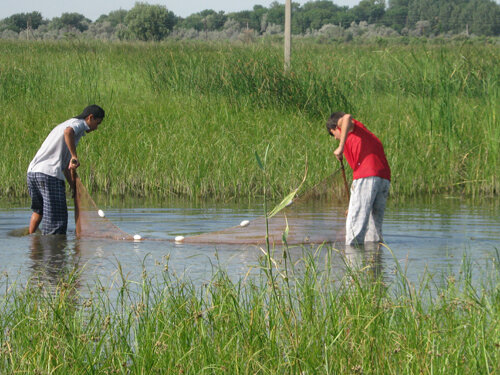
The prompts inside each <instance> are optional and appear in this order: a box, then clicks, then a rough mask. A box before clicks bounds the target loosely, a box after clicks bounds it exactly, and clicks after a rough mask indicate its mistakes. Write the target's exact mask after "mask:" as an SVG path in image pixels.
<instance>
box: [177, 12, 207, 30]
mask: <svg viewBox="0 0 500 375" xmlns="http://www.w3.org/2000/svg"><path fill="white" fill-rule="evenodd" d="M177 27H179V28H182V29H194V30H197V31H201V30H203V27H204V24H203V17H202V16H201V14H200V13H195V14H191V15H189V16H187V17H186V18H184V19H183V20H182V21H179V22H178V24H177Z"/></svg>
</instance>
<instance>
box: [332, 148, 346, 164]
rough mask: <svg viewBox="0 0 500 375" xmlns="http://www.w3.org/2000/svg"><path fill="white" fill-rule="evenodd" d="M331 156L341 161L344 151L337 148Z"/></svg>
mask: <svg viewBox="0 0 500 375" xmlns="http://www.w3.org/2000/svg"><path fill="white" fill-rule="evenodd" d="M333 155H335V157H336V158H337V159H338V160H339V161H341V160H342V158H343V155H344V150H343V149H342V148H341V147H340V146H339V147H337V148H336V149H335V151H333Z"/></svg>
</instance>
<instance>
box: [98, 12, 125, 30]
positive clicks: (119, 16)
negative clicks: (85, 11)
mask: <svg viewBox="0 0 500 375" xmlns="http://www.w3.org/2000/svg"><path fill="white" fill-rule="evenodd" d="M127 13H128V11H126V10H124V9H119V10H114V11H112V12H109V14H108V15H105V14H103V15H102V16H100V17H99V18H98V19H97V20H96V21H95V22H96V23H100V22H105V21H106V22H109V23H110V24H111V26H113V27H116V26H117V25H119V24H125V17H127Z"/></svg>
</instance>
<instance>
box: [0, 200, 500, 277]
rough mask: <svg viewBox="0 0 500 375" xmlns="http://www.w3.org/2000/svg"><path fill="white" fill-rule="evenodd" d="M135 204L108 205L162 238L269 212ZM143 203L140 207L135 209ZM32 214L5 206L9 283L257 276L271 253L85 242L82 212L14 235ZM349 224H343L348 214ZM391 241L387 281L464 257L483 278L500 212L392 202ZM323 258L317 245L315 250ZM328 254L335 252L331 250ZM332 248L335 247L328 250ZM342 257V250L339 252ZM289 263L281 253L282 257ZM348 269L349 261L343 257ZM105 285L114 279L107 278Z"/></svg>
mask: <svg viewBox="0 0 500 375" xmlns="http://www.w3.org/2000/svg"><path fill="white" fill-rule="evenodd" d="M140 205H141V202H131V204H130V206H129V207H127V204H125V207H123V208H112V207H107V208H106V207H104V208H103V209H104V210H105V211H106V217H107V218H108V219H109V220H111V221H112V222H113V223H114V224H116V225H117V226H118V227H120V228H121V229H122V230H124V231H126V232H128V233H130V234H136V233H138V234H140V235H142V236H143V237H148V238H157V239H172V238H173V237H174V236H176V235H189V234H195V233H203V232H211V231H215V230H221V229H224V228H227V227H231V226H234V225H237V224H238V223H240V222H241V221H242V220H245V219H253V218H256V217H258V216H259V215H261V213H262V207H261V206H259V205H255V206H253V207H252V206H250V207H248V206H247V207H244V208H242V207H238V206H237V205H231V204H227V205H220V204H218V205H215V204H214V205H210V204H208V205H207V204H205V205H204V206H199V205H190V204H186V203H174V204H170V205H169V207H168V208H157V207H153V208H152V207H140V208H137V207H138V206H140ZM131 206H134V207H131ZM305 210H306V211H305V213H306V214H308V215H309V216H311V215H313V216H314V217H316V218H319V219H321V218H322V217H325V215H330V216H331V212H332V211H335V210H336V211H340V210H343V208H342V207H338V206H335V207H333V206H330V207H329V206H328V205H318V204H313V205H310V206H307V207H306V209H305ZM30 214H31V212H30V210H29V209H28V208H26V207H12V206H11V207H3V208H0V273H1V275H2V276H1V278H2V279H5V278H8V279H9V280H15V281H17V282H21V283H22V282H25V281H26V280H27V279H28V278H30V277H33V276H36V277H40V278H42V279H43V280H44V281H48V282H50V283H57V281H58V280H59V279H60V277H61V275H62V274H63V273H64V271H67V270H68V269H72V268H74V267H76V268H77V269H79V270H80V271H81V278H80V283H81V284H82V285H92V284H93V283H94V282H95V280H96V278H99V279H100V280H101V282H104V283H113V282H114V281H118V280H119V279H120V277H121V276H120V271H119V267H118V264H119V265H120V267H121V269H122V271H121V272H122V273H123V275H124V276H125V277H126V278H128V279H132V280H139V278H140V275H141V273H142V271H143V266H144V267H145V269H146V271H147V272H148V273H150V274H154V273H157V272H162V270H163V269H164V266H165V264H166V263H167V259H168V266H169V272H171V273H174V274H176V275H186V276H187V277H188V278H189V279H190V280H194V281H205V280H208V279H210V277H211V275H212V271H213V268H214V267H215V266H216V265H217V264H220V265H222V267H223V268H224V269H226V270H227V272H228V274H229V276H230V277H231V278H233V279H235V280H237V279H240V278H244V277H245V276H246V275H247V274H249V273H250V274H251V273H252V272H256V271H255V270H256V267H258V265H259V258H260V257H261V256H262V254H263V253H262V251H261V250H260V249H259V247H258V246H254V245H214V244H210V245H199V244H197V245H194V244H176V243H174V242H169V241H142V242H122V241H113V240H102V239H77V238H75V229H74V221H73V220H74V219H73V212H72V211H70V215H69V230H68V235H67V236H63V237H59V236H40V235H32V236H14V235H12V232H13V231H14V232H15V231H20V230H21V229H22V228H24V227H26V225H27V223H28V220H29V217H30ZM336 220H338V221H339V222H340V223H342V222H343V220H344V218H343V217H338V218H337V219H336ZM384 235H385V240H386V243H387V245H388V247H389V248H390V249H391V250H390V251H389V250H388V249H387V248H382V249H381V250H380V251H379V252H378V253H376V267H375V268H376V272H377V273H378V272H382V273H383V274H384V275H386V276H387V277H390V275H391V274H392V273H393V271H394V269H395V265H396V263H395V260H397V261H398V262H399V263H400V264H401V265H402V266H403V267H404V268H406V269H407V276H408V278H409V279H410V280H411V281H413V282H418V281H419V278H420V277H421V276H422V274H423V273H424V272H425V271H429V272H431V273H432V274H436V275H443V274H449V273H453V274H456V273H458V272H459V271H460V267H461V264H462V260H463V256H464V254H467V255H468V259H469V260H471V261H472V262H473V265H474V269H475V275H476V276H477V275H479V274H481V270H483V269H486V268H488V265H489V264H491V262H492V260H493V259H495V258H496V257H497V256H498V251H500V215H499V207H498V204H497V203H496V202H491V201H490V202H482V203H474V204H472V203H464V202H462V201H461V200H459V199H443V200H440V201H430V202H420V201H413V202H406V203H404V204H395V203H393V204H389V206H388V208H387V211H386V216H385V222H384ZM333 247H334V248H335V249H338V250H339V251H340V252H342V253H345V255H346V256H347V258H348V260H350V261H352V262H353V263H354V264H361V263H363V262H364V261H366V260H367V258H370V257H372V256H373V255H374V252H373V251H372V250H370V249H368V248H367V249H365V250H357V249H345V248H344V247H343V246H342V245H341V244H334V245H333ZM307 249H312V250H313V251H314V250H315V249H317V245H308V246H306V251H307ZM325 249H326V248H325ZM303 251H304V248H303V247H297V246H295V247H293V248H292V249H291V255H292V259H295V260H296V259H299V258H300V256H301V254H302V252H303ZM323 251H326V250H323ZM333 253H334V254H335V253H336V251H333ZM277 254H278V255H277V256H278V257H279V254H280V252H279V250H278V251H277ZM336 262H337V263H338V265H339V268H341V265H342V261H341V259H340V257H338V259H337V260H336ZM103 280H104V281H103Z"/></svg>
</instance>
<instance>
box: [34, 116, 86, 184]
mask: <svg viewBox="0 0 500 375" xmlns="http://www.w3.org/2000/svg"><path fill="white" fill-rule="evenodd" d="M67 127H71V128H73V130H74V131H75V147H76V145H78V141H79V140H80V138H81V137H83V136H84V135H85V131H86V130H90V128H89V126H88V125H87V123H86V122H85V120H80V119H76V118H71V119H69V120H67V121H64V122H63V123H62V124H59V125H57V126H56V127H55V128H54V129H52V131H51V132H50V133H49V135H48V136H47V138H45V141H43V143H42V146H41V147H40V149H39V150H38V152H37V153H36V155H35V157H34V158H33V160H32V161H31V163H30V165H29V167H28V172H40V173H44V174H46V175H49V176H53V177H56V178H58V179H60V180H63V181H64V180H65V177H64V173H63V169H64V168H68V165H69V162H70V160H71V153H70V152H69V149H68V146H67V145H66V142H65V141H64V130H65V129H66V128H67Z"/></svg>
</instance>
